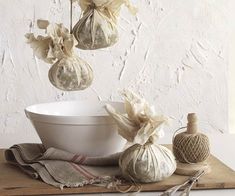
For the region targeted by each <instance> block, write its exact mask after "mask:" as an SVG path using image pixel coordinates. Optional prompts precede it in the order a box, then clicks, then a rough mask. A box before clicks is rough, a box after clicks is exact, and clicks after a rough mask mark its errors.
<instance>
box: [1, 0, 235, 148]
mask: <svg viewBox="0 0 235 196" xmlns="http://www.w3.org/2000/svg"><path fill="white" fill-rule="evenodd" d="M133 2H134V3H136V5H137V6H138V7H139V12H138V14H137V16H136V17H133V16H132V15H130V14H129V13H128V11H127V10H126V9H125V8H124V9H123V10H122V12H121V17H120V20H119V33H120V40H119V42H118V43H117V44H116V45H115V46H113V47H111V48H108V49H101V50H97V51H82V50H78V51H77V52H78V54H79V55H80V56H81V57H82V58H83V59H85V60H87V61H88V62H89V63H90V64H91V65H92V67H93V70H94V75H95V78H94V82H93V84H92V87H91V88H88V89H86V90H84V91H80V92H70V93H67V92H62V91H60V90H57V89H55V88H54V87H53V86H52V85H51V84H50V83H49V81H48V78H47V72H48V69H49V65H47V64H45V63H43V62H42V61H40V60H38V59H36V58H35V57H34V56H33V53H32V50H31V49H30V48H29V46H28V45H26V43H25V39H24V34H25V33H27V32H34V33H39V32H40V31H39V30H37V28H36V20H37V19H38V18H46V19H49V20H51V21H54V22H63V23H65V25H67V26H68V24H69V22H68V19H69V13H68V12H69V9H68V8H69V7H68V6H69V1H68V0H40V1H38V0H7V1H6V0H0V89H1V93H0V147H8V146H10V145H12V144H14V143H20V142H38V141H39V138H38V137H37V135H36V132H35V131H34V129H33V127H32V126H31V124H30V122H29V121H28V120H27V119H26V117H25V115H24V108H25V107H26V106H28V105H31V104H34V103H40V102H49V101H59V100H75V99H76V100H77V99H79V100H83V99H93V100H97V99H102V100H120V96H119V95H118V92H117V90H118V89H122V88H124V87H129V88H131V89H133V90H135V91H136V92H138V93H140V94H141V95H143V96H145V97H146V99H147V100H149V101H150V102H151V103H153V104H154V105H155V106H156V108H157V111H158V112H159V113H162V114H165V115H167V116H169V117H170V118H171V119H172V123H171V125H170V127H168V128H167V130H166V131H171V132H173V131H174V130H175V129H176V128H178V127H180V126H182V125H184V124H185V121H186V115H187V113H188V112H197V113H198V115H199V118H200V127H201V129H203V131H206V132H213V133H216V132H219V133H223V132H228V107H227V105H228V101H227V99H228V83H227V75H228V71H227V65H228V59H229V57H228V56H229V55H228V54H229V51H228V48H229V47H228V41H229V40H228V38H229V36H228V35H229V33H230V26H231V25H232V24H231V23H230V22H229V19H231V18H229V16H230V17H231V14H232V16H233V17H234V16H235V13H234V12H233V10H234V7H232V6H231V5H232V4H231V2H232V0H230V1H229V0H219V1H218V0H177V1H175V0H133ZM228 13H230V14H228ZM79 14H80V10H79V8H78V7H77V6H75V5H74V20H77V19H78V18H79Z"/></svg>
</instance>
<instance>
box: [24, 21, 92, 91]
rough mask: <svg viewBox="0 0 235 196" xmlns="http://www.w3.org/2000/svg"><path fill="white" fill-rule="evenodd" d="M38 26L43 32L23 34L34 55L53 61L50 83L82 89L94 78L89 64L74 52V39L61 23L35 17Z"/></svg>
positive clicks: (70, 88) (66, 88)
mask: <svg viewBox="0 0 235 196" xmlns="http://www.w3.org/2000/svg"><path fill="white" fill-rule="evenodd" d="M38 27H39V28H40V29H43V30H45V32H46V34H47V35H46V36H41V35H39V36H37V37H35V36H34V34H33V33H28V34H26V35H25V36H26V38H27V43H28V44H30V46H31V48H32V49H33V51H34V54H35V56H37V57H38V58H39V59H42V60H43V61H45V62H46V63H50V64H53V66H52V67H51V69H50V71H49V79H50V81H51V83H52V84H53V85H54V86H55V87H56V88H59V89H61V90H66V91H73V90H83V89H85V88H87V87H89V86H90V85H91V83H92V81H93V71H92V69H91V66H90V65H89V64H88V63H87V62H85V61H84V60H82V59H81V58H79V57H78V56H77V55H76V54H75V51H74V49H75V45H76V44H77V41H76V39H75V38H74V36H73V35H72V34H70V32H69V30H68V29H67V28H65V27H64V26H63V25H62V24H55V23H49V22H48V21H46V20H38Z"/></svg>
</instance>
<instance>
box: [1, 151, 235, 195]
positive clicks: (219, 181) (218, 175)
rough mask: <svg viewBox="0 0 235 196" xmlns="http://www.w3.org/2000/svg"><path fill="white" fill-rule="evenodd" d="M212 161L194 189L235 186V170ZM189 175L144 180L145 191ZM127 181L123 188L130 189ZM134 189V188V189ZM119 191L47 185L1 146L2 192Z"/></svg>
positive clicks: (41, 193)
mask: <svg viewBox="0 0 235 196" xmlns="http://www.w3.org/2000/svg"><path fill="white" fill-rule="evenodd" d="M208 163H209V164H210V166H211V172H210V173H209V174H206V175H204V176H202V177H201V178H200V179H199V181H198V182H197V183H196V184H195V186H194V187H193V189H229V188H235V171H233V170H232V169H230V168H229V167H227V166H226V165H225V164H223V163H222V162H221V161H220V160H218V159H217V158H216V157H214V156H210V158H209V160H208ZM187 178H188V177H187V176H180V175H175V174H174V175H172V176H171V177H170V178H168V179H166V180H164V181H162V182H158V183H151V184H142V191H162V190H166V189H168V188H170V187H172V186H175V185H177V184H180V183H182V182H184V181H185V180H186V179H187ZM128 187H129V185H128V184H125V185H122V186H121V187H120V189H126V188H128ZM133 191H134V190H133ZM107 192H117V191H116V190H115V189H107V188H104V187H97V186H92V185H89V186H84V187H79V188H64V189H63V190H60V189H59V188H55V187H53V186H50V185H47V184H45V183H43V182H42V181H40V180H35V179H32V178H31V177H29V176H28V175H27V174H25V173H23V172H22V171H21V170H20V169H19V168H18V167H16V166H14V165H10V164H8V163H6V161H5V159H4V150H3V149H2V150H0V195H1V196H2V195H50V194H51V195H52V194H57V195H60V194H75V193H107Z"/></svg>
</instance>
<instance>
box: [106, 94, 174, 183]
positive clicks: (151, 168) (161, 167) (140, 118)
mask: <svg viewBox="0 0 235 196" xmlns="http://www.w3.org/2000/svg"><path fill="white" fill-rule="evenodd" d="M122 95H123V97H124V99H125V110H126V114H120V113H118V112H117V111H116V110H115V109H114V108H113V107H112V106H110V105H107V106H106V110H107V112H108V113H109V114H110V116H111V117H112V118H113V119H114V120H115V122H116V124H117V126H118V131H119V134H120V135H121V136H122V137H124V138H125V139H126V140H127V141H128V146H129V148H127V149H126V150H125V151H124V152H123V153H122V155H121V156H120V159H119V166H120V168H121V170H122V174H123V176H124V177H125V178H126V179H128V180H131V181H134V182H144V183H147V182H156V181H161V180H163V179H165V178H167V177H169V176H171V175H172V174H173V173H174V171H175V169H176V162H175V157H174V155H173V154H172V152H171V151H170V150H169V149H167V148H166V147H164V146H162V145H159V144H157V139H158V138H159V137H160V136H161V135H162V133H163V132H162V126H163V124H164V123H165V122H166V118H165V117H163V116H157V115H156V114H155V111H154V108H153V107H150V105H149V104H148V103H147V102H146V101H145V99H143V98H141V97H139V96H138V95H136V94H134V93H133V92H130V91H127V90H126V91H124V92H123V93H122Z"/></svg>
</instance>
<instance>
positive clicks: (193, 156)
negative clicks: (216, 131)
mask: <svg viewBox="0 0 235 196" xmlns="http://www.w3.org/2000/svg"><path fill="white" fill-rule="evenodd" d="M173 152H174V155H175V157H176V159H177V160H178V161H179V162H181V163H199V162H203V161H205V160H206V159H207V158H208V157H209V155H210V145H209V139H208V137H207V136H206V135H205V134H203V133H200V132H199V131H198V127H197V116H196V114H195V113H190V114H188V124H187V130H186V131H185V132H182V133H179V134H177V135H176V136H175V138H174V140H173Z"/></svg>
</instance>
